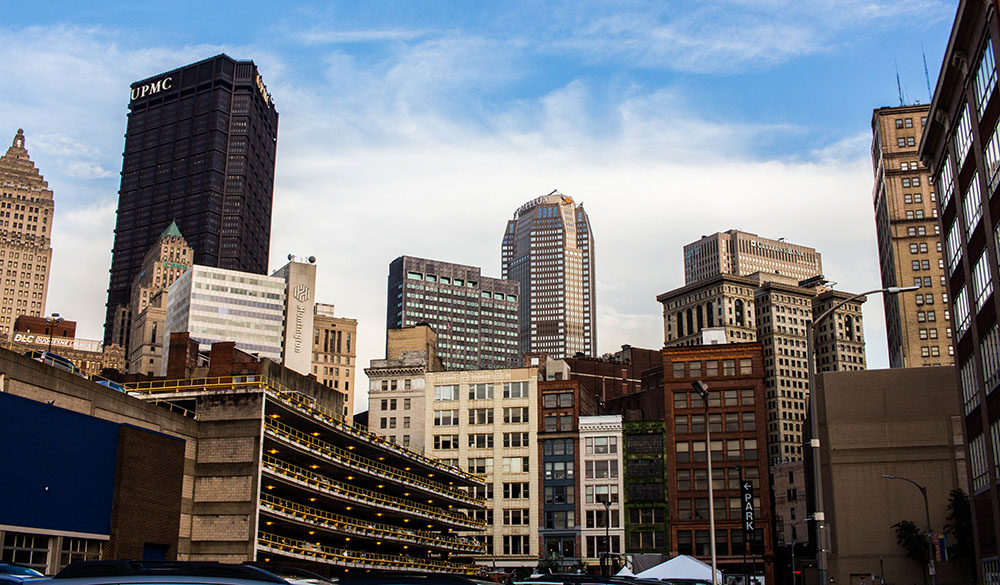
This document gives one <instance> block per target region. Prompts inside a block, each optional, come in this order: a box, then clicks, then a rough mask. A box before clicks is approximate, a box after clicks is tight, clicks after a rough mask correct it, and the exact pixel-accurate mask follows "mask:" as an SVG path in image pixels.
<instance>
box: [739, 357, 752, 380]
mask: <svg viewBox="0 0 1000 585" xmlns="http://www.w3.org/2000/svg"><path fill="white" fill-rule="evenodd" d="M750 374H753V360H751V359H750V358H741V359H740V375H741V376H749V375H750Z"/></svg>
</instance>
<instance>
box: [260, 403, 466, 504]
mask: <svg viewBox="0 0 1000 585" xmlns="http://www.w3.org/2000/svg"><path fill="white" fill-rule="evenodd" d="M265 427H266V429H267V430H268V431H271V432H272V433H274V434H275V435H277V436H279V437H282V438H284V439H287V440H289V441H292V442H294V443H298V444H299V445H301V446H303V447H306V448H308V449H310V450H312V451H316V452H317V453H319V454H321V455H324V456H326V457H330V458H333V459H336V460H338V461H340V462H346V463H348V464H349V465H351V466H352V467H354V468H355V469H359V470H363V471H370V472H373V473H376V474H381V475H383V476H386V477H391V478H393V479H397V480H399V481H405V482H409V483H411V484H416V485H418V486H420V487H423V488H424V489H427V490H430V491H433V492H436V493H442V492H443V493H444V494H446V495H448V496H451V497H452V498H455V499H458V500H462V501H463V502H467V503H470V504H473V505H478V506H483V505H485V503H486V500H484V499H482V498H477V497H475V496H472V495H469V494H467V493H466V492H463V491H461V490H458V489H455V488H453V487H450V486H447V485H445V484H443V483H440V482H435V481H429V480H428V479H427V478H424V477H421V476H419V475H417V474H415V473H411V472H409V471H403V470H400V469H397V468H395V467H392V466H391V465H386V464H385V463H380V462H378V461H372V460H371V459H368V458H367V457H361V456H359V455H356V454H354V453H352V452H351V451H348V450H347V449H341V448H340V447H335V446H333V445H331V444H329V443H327V442H326V441H321V440H320V439H317V438H316V437H314V436H312V435H310V434H308V433H303V432H302V431H299V430H297V429H294V428H292V427H291V426H289V425H286V424H285V423H283V422H280V421H276V420H274V419H272V418H268V419H267V420H266V422H265Z"/></svg>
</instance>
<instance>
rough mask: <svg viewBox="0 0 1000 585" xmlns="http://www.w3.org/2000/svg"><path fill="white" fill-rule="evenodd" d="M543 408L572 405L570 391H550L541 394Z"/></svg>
mask: <svg viewBox="0 0 1000 585" xmlns="http://www.w3.org/2000/svg"><path fill="white" fill-rule="evenodd" d="M542 404H543V405H544V406H545V408H569V407H572V406H573V393H572V392H559V393H555V392H550V393H547V394H543V395H542Z"/></svg>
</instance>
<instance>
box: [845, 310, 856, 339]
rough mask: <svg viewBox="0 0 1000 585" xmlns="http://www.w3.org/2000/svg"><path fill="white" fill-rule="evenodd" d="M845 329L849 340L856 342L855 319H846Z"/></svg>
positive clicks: (848, 317) (849, 317) (848, 316)
mask: <svg viewBox="0 0 1000 585" xmlns="http://www.w3.org/2000/svg"><path fill="white" fill-rule="evenodd" d="M844 329H845V333H847V339H850V340H851V341H854V318H853V317H851V316H850V315H847V316H846V317H844Z"/></svg>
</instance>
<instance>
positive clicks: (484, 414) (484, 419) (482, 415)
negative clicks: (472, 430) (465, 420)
mask: <svg viewBox="0 0 1000 585" xmlns="http://www.w3.org/2000/svg"><path fill="white" fill-rule="evenodd" d="M469 424H470V425H491V424H493V409H492V408H473V409H470V410H469Z"/></svg>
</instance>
